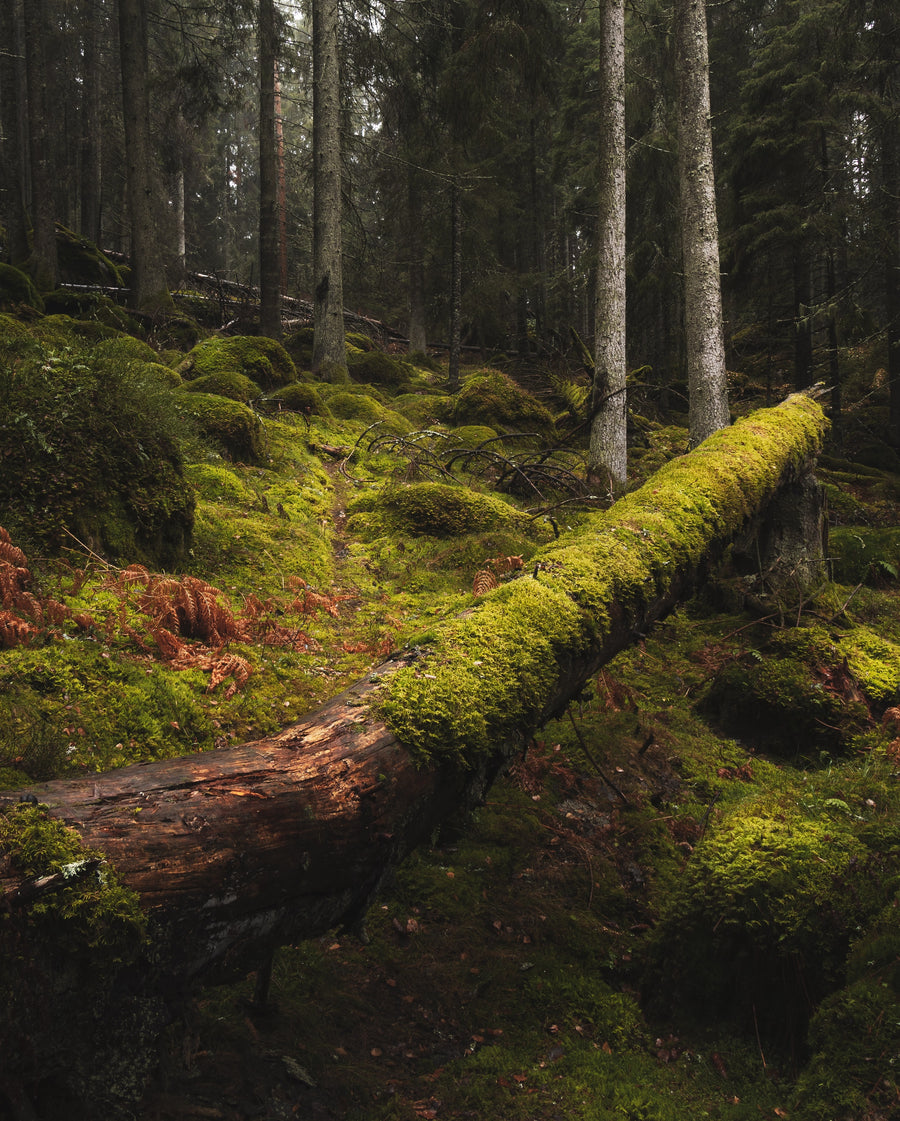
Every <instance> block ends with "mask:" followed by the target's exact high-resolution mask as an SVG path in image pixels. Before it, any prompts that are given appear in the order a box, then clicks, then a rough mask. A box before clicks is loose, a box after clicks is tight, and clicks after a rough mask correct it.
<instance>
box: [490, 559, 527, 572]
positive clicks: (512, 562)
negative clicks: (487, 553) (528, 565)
mask: <svg viewBox="0 0 900 1121" xmlns="http://www.w3.org/2000/svg"><path fill="white" fill-rule="evenodd" d="M484 563H485V565H486V566H487V567H488V568H492V569H493V570H494V571H495V572H496V573H497V575H498V576H502V575H504V574H505V573H507V572H517V571H518V570H519V569H520V568H524V567H525V561H524V560H523V559H522V557H521V556H518V557H488V559H487V560H486V561H485V562H484Z"/></svg>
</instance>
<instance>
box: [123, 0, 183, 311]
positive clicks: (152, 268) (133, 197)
mask: <svg viewBox="0 0 900 1121" xmlns="http://www.w3.org/2000/svg"><path fill="white" fill-rule="evenodd" d="M118 14H119V51H120V56H121V67H122V106H123V120H124V125H125V163H126V168H125V179H126V193H127V196H128V213H129V216H130V219H131V281H130V287H131V303H132V306H133V307H135V308H137V309H138V310H139V311H142V312H144V313H145V314H147V315H155V314H157V313H158V312H160V311H166V310H169V309H170V308H171V306H172V298H171V296H170V295H169V290H168V286H167V284H166V273H165V266H164V264H163V258H162V243H161V240H160V237H159V230H158V223H157V214H156V199H157V185H158V171H157V169H156V166H155V162H154V159H153V153H152V148H151V144H150V96H149V74H148V62H147V2H146V0H118Z"/></svg>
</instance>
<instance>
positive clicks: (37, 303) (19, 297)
mask: <svg viewBox="0 0 900 1121" xmlns="http://www.w3.org/2000/svg"><path fill="white" fill-rule="evenodd" d="M19 307H28V308H32V309H33V310H34V311H43V310H44V301H43V299H42V298H41V296H40V293H39V292H38V290H37V288H35V286H34V282H33V281H32V279H31V277H30V276H28V274H27V273H24V272H22V271H21V269H17V268H15V266H14V265H7V264H6V263H4V262H0V311H9V310H11V309H15V308H19Z"/></svg>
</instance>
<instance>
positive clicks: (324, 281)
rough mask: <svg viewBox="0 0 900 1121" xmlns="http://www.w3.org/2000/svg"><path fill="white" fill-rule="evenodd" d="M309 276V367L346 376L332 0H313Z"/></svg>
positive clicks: (329, 377) (332, 377)
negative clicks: (311, 295) (312, 334)
mask: <svg viewBox="0 0 900 1121" xmlns="http://www.w3.org/2000/svg"><path fill="white" fill-rule="evenodd" d="M312 8H313V174H314V187H313V279H314V283H315V292H314V305H313V306H314V310H313V327H314V329H315V341H314V343H313V358H312V371H313V374H315V375H316V376H317V377H319V378H321V379H322V380H323V381H332V382H340V381H345V380H346V378H347V351H346V345H345V342H344V279H343V264H342V252H343V250H342V238H341V81H340V59H339V54H338V28H339V22H338V21H339V14H338V2H337V0H313V6H312Z"/></svg>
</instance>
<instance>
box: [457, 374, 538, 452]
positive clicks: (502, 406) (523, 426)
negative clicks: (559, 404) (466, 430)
mask: <svg viewBox="0 0 900 1121" xmlns="http://www.w3.org/2000/svg"><path fill="white" fill-rule="evenodd" d="M447 419H448V421H449V422H450V423H451V424H453V425H457V426H460V425H464V424H483V425H487V426H488V427H490V428H496V429H498V430H500V431H502V430H506V431H514V432H535V433H537V434H538V435H539V436H541V437H542V438H545V439H549V438H551V437H552V435H553V434H554V432H555V427H554V424H553V417H552V415H551V414H550V411H549V409H547V408H545V407H544V406H543V405H542V404H541V403H540V401H538V399H537V398H536V397H533V396H532V395H531V394H530V393H527V392H526V391H525V390H524V389H520V388H519V387H518V386H517V385H516V384H515V383H514V382H513V381H512V379H511V378H509V377H507V376H506V374H504V373H501V372H500V371H499V370H481V371H479V372H478V373H475V374H471V375H470V376H469V377H467V378H466V379H465V381H464V382H463V385H462V388H461V389H460V391H459V393H458V394H457V396H456V398H455V399H454V401H453V404H452V406H451V408H450V410H449V413H448V418H447Z"/></svg>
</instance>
